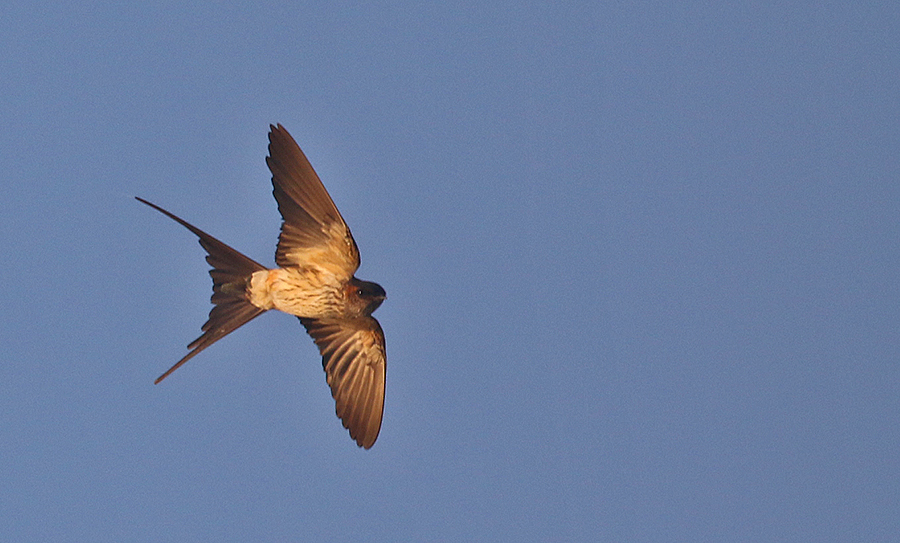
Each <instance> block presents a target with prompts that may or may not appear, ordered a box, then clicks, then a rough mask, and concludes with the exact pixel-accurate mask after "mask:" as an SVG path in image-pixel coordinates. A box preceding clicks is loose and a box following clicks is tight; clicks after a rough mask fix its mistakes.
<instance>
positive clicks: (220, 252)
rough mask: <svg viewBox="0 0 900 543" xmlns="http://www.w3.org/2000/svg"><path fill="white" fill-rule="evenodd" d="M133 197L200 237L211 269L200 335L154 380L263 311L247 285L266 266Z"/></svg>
mask: <svg viewBox="0 0 900 543" xmlns="http://www.w3.org/2000/svg"><path fill="white" fill-rule="evenodd" d="M135 199H136V200H137V201H139V202H141V203H144V204H147V205H148V206H150V207H152V208H153V209H155V210H157V211H159V212H160V213H162V214H163V215H166V216H167V217H169V218H171V219H172V220H174V221H176V222H177V223H178V224H180V225H182V226H184V227H185V228H187V229H188V230H190V231H191V232H193V233H194V234H196V235H197V237H198V238H200V245H202V246H203V248H204V249H205V250H206V252H207V256H206V261H207V262H209V265H210V266H212V269H211V270H209V275H210V277H212V280H213V295H212V298H211V301H212V303H213V304H215V307H213V308H212V310H211V311H210V312H209V320H207V321H206V324H204V325H203V327H202V328H201V330H203V335H201V336H200V337H198V338H197V339H195V340H194V341H192V342H191V343H190V344H189V345H188V346H187V348H188V349H190V350H191V352H189V353H188V354H186V355H185V356H184V358H182V359H181V360H179V361H178V362H176V363H175V365H174V366H172V367H171V368H169V369H168V371H166V372H165V373H164V374H162V375H160V376H159V378H158V379H157V380H156V381H155V383H159V382H160V381H162V380H163V379H165V378H166V377H168V376H169V374H170V373H172V372H173V371H175V370H177V369H178V368H180V367H181V365H182V364H184V363H185V362H187V361H188V360H190V359H191V358H193V357H194V356H196V355H197V353H199V352H200V351H202V350H203V349H205V348H207V347H209V346H210V345H212V344H213V343H215V342H216V341H218V340H220V339H222V338H223V337H225V336H227V335H228V334H230V333H231V332H233V331H235V330H237V329H238V328H239V327H240V326H242V325H244V324H246V323H247V322H249V321H250V320H252V319H253V318H254V317H256V316H257V315H260V314H262V313H264V312H265V311H266V310H265V309H260V308H258V307H256V306H255V305H253V304H251V303H250V300H249V298H248V295H247V285H248V281H249V279H250V276H251V275H253V272H256V271H261V270H265V269H266V267H265V266H263V265H262V264H260V263H258V262H256V261H255V260H252V259H250V258H247V257H246V256H244V255H242V254H241V253H239V252H238V251H236V250H234V249H232V248H231V247H229V246H228V245H225V244H224V243H222V242H221V241H219V240H217V239H216V238H214V237H212V236H210V235H209V234H207V233H206V232H204V231H203V230H200V229H199V228H197V227H195V226H194V225H192V224H190V223H188V222H186V221H184V220H183V219H181V218H179V217H176V216H175V215H173V214H171V213H169V212H168V211H166V210H165V209H163V208H161V207H159V206H158V205H156V204H151V203H150V202H148V201H147V200H144V199H143V198H138V197H137V196H135Z"/></svg>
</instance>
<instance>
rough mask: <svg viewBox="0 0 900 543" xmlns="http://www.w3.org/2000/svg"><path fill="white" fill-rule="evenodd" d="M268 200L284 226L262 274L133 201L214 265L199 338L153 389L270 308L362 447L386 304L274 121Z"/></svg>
mask: <svg viewBox="0 0 900 543" xmlns="http://www.w3.org/2000/svg"><path fill="white" fill-rule="evenodd" d="M270 128H271V130H270V132H269V156H268V157H266V163H267V164H268V165H269V169H270V170H271V171H272V185H273V187H274V190H273V194H274V195H275V200H276V201H277V202H278V211H279V212H280V213H281V216H282V218H283V219H284V222H283V224H282V226H281V235H280V236H279V238H278V247H277V249H276V251H275V262H276V264H277V265H278V267H277V268H273V269H268V268H266V267H265V266H263V265H261V264H259V263H258V262H256V261H254V260H251V259H250V258H248V257H246V256H244V255H242V254H241V253H239V252H238V251H236V250H234V249H232V248H231V247H229V246H228V245H226V244H224V243H222V242H221V241H219V240H217V239H216V238H214V237H212V236H210V235H209V234H207V233H206V232H203V231H202V230H200V229H199V228H197V227H195V226H193V225H191V224H189V223H187V222H186V221H184V220H183V219H181V218H179V217H176V216H175V215H173V214H172V213H169V212H168V211H166V210H165V209H163V208H161V207H159V206H157V205H155V204H152V203H150V202H148V201H147V200H144V199H142V198H137V200H139V201H140V202H143V203H145V204H147V205H148V206H150V207H152V208H154V209H156V210H157V211H159V212H161V213H163V214H165V215H166V216H168V217H170V218H172V219H173V220H175V221H177V222H178V223H179V224H181V225H182V226H184V227H185V228H187V229H188V230H190V231H191V232H193V233H194V234H195V235H196V236H197V237H198V238H200V245H202V246H203V248H204V249H205V250H206V252H207V257H206V261H207V262H209V264H210V266H212V269H211V270H210V271H209V274H210V276H211V277H212V280H213V295H212V299H211V301H212V303H213V304H215V306H214V307H213V308H212V310H211V311H210V313H209V320H207V321H206V324H204V325H203V327H202V328H201V329H202V330H203V334H202V335H201V336H200V337H198V338H197V339H195V340H194V341H193V342H191V343H190V344H189V345H188V349H190V352H189V353H188V354H186V355H185V356H184V358H182V359H181V360H179V361H178V362H177V363H175V365H174V366H172V367H171V368H170V369H169V370H168V371H166V372H165V373H163V374H162V375H161V376H160V377H159V378H158V379H157V380H156V382H157V383H159V382H160V381H162V380H163V379H165V378H166V377H168V375H169V374H170V373H172V372H173V371H175V370H176V369H178V368H179V367H180V366H181V365H182V364H184V363H185V362H187V361H188V360H190V359H191V358H193V357H194V356H196V355H197V354H198V353H199V352H200V351H202V350H203V349H205V348H207V347H209V346H210V345H212V344H213V343H215V342H216V341H218V340H219V339H221V338H223V337H225V336H226V335H228V334H229V333H231V332H233V331H234V330H236V329H237V328H239V327H240V326H241V325H243V324H245V323H247V322H249V321H250V320H251V319H253V318H254V317H256V316H257V315H260V314H262V313H264V312H265V311H267V310H269V309H278V310H280V311H283V312H285V313H288V314H291V315H295V316H297V317H299V318H300V322H301V323H302V324H303V326H304V327H305V328H306V331H307V332H308V333H309V335H310V336H312V338H313V341H315V343H316V345H317V346H318V348H319V352H320V353H322V366H323V367H324V369H325V374H326V378H327V381H328V385H329V386H330V387H331V395H332V396H333V397H334V400H335V407H336V412H337V415H338V417H340V419H341V421H343V423H344V427H345V428H347V429H348V430H350V436H351V437H352V438H353V439H355V440H356V442H357V443H358V444H359V446H360V447H365V448H366V449H368V448H370V447H371V446H372V445H373V444H374V443H375V440H376V439H377V438H378V432H379V431H380V429H381V419H382V413H383V412H384V381H385V366H386V356H385V350H384V332H382V330H381V326H380V325H379V324H378V321H377V320H375V319H374V318H373V317H372V316H371V315H372V312H373V311H375V310H376V309H378V306H380V305H381V303H382V302H383V301H384V299H385V292H384V289H383V288H381V286H380V285H378V284H376V283H371V282H369V281H360V280H359V279H357V278H356V277H355V276H354V274H355V273H356V270H357V269H358V268H359V249H358V248H357V247H356V242H355V241H354V240H353V236H352V235H351V234H350V229H349V228H348V227H347V223H345V222H344V219H343V217H341V214H340V212H339V211H338V209H337V207H335V205H334V202H333V201H332V200H331V196H329V195H328V191H326V190H325V186H324V185H322V182H321V181H320V180H319V176H318V175H316V172H315V171H314V170H313V168H312V166H311V165H310V163H309V161H308V160H307V159H306V156H305V155H304V154H303V151H301V150H300V147H299V146H298V145H297V143H296V142H295V141H294V139H293V138H292V137H291V135H290V134H288V132H287V130H285V129H284V127H282V126H281V125H280V124H279V125H277V126H271V127H270Z"/></svg>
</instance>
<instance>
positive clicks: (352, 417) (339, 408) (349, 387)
mask: <svg viewBox="0 0 900 543" xmlns="http://www.w3.org/2000/svg"><path fill="white" fill-rule="evenodd" d="M300 322H301V323H303V326H305V327H306V331H307V332H308V333H309V335H310V336H312V338H313V340H314V341H315V342H316V345H317V346H318V347H319V352H321V353H322V366H323V367H324V368H325V375H326V379H327V380H328V386H330V387H331V395H332V396H333V397H334V401H335V411H336V412H337V416H338V417H340V418H341V421H343V423H344V428H347V429H348V430H350V437H352V438H353V439H355V440H356V443H357V444H358V445H359V446H360V447H364V448H366V449H368V448H370V447H371V446H372V445H374V444H375V440H376V439H377V438H378V432H379V431H380V430H381V417H382V414H383V413H384V376H385V367H386V363H387V358H386V355H385V350H384V332H382V330H381V326H380V325H379V324H378V321H377V320H375V319H373V318H372V317H360V318H357V319H305V318H302V317H301V318H300Z"/></svg>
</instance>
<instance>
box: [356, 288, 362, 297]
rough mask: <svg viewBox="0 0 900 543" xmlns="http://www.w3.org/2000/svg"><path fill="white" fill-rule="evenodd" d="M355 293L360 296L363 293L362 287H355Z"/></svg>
mask: <svg viewBox="0 0 900 543" xmlns="http://www.w3.org/2000/svg"><path fill="white" fill-rule="evenodd" d="M356 295H357V296H362V295H363V289H361V288H358V289H356Z"/></svg>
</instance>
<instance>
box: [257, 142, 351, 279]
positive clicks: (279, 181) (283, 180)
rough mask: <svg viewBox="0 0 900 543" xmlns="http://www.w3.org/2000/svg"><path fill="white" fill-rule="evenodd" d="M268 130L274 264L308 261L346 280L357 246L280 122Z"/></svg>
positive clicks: (295, 143) (286, 265) (283, 265)
mask: <svg viewBox="0 0 900 543" xmlns="http://www.w3.org/2000/svg"><path fill="white" fill-rule="evenodd" d="M270 129H271V130H270V132H269V156H268V157H266V164H268V165H269V169H270V170H271V171H272V186H273V187H274V190H273V191H272V192H273V194H274V195H275V200H277V201H278V211H279V212H280V213H281V217H282V218H283V219H284V223H283V224H282V225H281V235H280V236H279V238H278V248H277V249H276V251H275V262H277V263H278V266H280V267H282V268H284V267H290V266H309V265H314V266H317V267H319V268H322V269H324V270H326V271H328V272H330V273H331V274H333V275H334V276H335V277H338V278H340V279H344V280H346V279H349V278H350V277H351V276H352V275H353V274H354V273H355V272H356V269H357V268H359V249H357V247H356V242H355V241H353V236H352V235H351V234H350V229H349V228H348V227H347V223H345V222H344V219H343V217H341V214H340V212H339V211H338V209H337V207H335V205H334V202H333V201H332V200H331V196H329V195H328V191H327V190H325V186H324V185H322V181H320V180H319V176H318V175H316V172H315V170H313V167H312V166H311V165H310V163H309V161H308V160H307V159H306V156H305V155H304V154H303V151H301V150H300V147H299V146H298V145H297V142H295V141H294V138H292V137H291V135H290V134H288V131H287V130H285V129H284V127H283V126H281V125H280V124H279V125H277V126H271V125H270Z"/></svg>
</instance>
